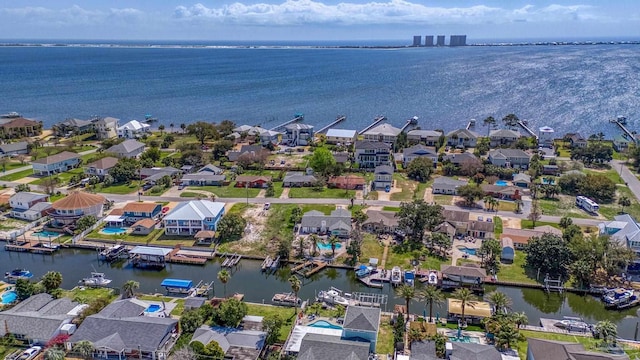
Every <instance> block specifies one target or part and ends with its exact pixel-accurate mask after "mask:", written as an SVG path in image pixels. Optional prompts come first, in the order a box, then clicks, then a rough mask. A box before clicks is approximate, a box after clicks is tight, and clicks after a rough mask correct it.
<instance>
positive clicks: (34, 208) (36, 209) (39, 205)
mask: <svg viewBox="0 0 640 360" xmlns="http://www.w3.org/2000/svg"><path fill="white" fill-rule="evenodd" d="M50 207H51V203H50V202H48V201H42V202H39V203H37V204H33V206H32V207H30V208H29V210H27V211H34V212H42V211H44V210H47V209H48V208H50Z"/></svg>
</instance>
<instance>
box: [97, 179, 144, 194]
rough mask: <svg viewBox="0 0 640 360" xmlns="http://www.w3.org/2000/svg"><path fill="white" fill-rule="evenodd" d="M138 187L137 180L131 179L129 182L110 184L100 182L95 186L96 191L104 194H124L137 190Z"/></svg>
mask: <svg viewBox="0 0 640 360" xmlns="http://www.w3.org/2000/svg"><path fill="white" fill-rule="evenodd" d="M138 189H139V186H138V181H137V180H133V181H131V182H130V183H124V184H117V185H116V184H114V185H110V186H106V187H105V186H103V185H102V184H98V185H97V186H96V192H99V193H105V194H118V195H126V194H131V193H135V192H137V191H138Z"/></svg>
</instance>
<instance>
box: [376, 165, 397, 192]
mask: <svg viewBox="0 0 640 360" xmlns="http://www.w3.org/2000/svg"><path fill="white" fill-rule="evenodd" d="M392 187H393V167H391V166H389V165H379V166H376V169H375V170H374V172H373V188H374V189H375V190H386V189H387V188H388V189H391V188H392Z"/></svg>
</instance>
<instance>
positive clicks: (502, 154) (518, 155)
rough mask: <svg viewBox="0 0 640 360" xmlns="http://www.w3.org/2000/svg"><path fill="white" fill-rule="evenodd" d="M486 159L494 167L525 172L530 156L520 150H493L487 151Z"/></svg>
mask: <svg viewBox="0 0 640 360" xmlns="http://www.w3.org/2000/svg"><path fill="white" fill-rule="evenodd" d="M488 159H489V162H490V163H491V164H493V165H495V166H499V167H511V168H514V169H521V170H527V169H528V168H529V161H530V160H531V155H529V154H527V153H526V152H525V151H523V150H520V149H495V150H491V151H489V157H488Z"/></svg>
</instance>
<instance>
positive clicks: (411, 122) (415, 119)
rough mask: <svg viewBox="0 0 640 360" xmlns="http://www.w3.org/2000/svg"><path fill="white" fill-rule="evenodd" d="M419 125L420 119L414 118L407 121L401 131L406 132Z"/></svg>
mask: <svg viewBox="0 0 640 360" xmlns="http://www.w3.org/2000/svg"><path fill="white" fill-rule="evenodd" d="M417 124H418V117H417V116H414V117H412V118H411V119H409V120H407V122H406V123H405V124H404V125H403V126H402V127H401V128H400V131H401V132H404V131H405V130H406V129H407V128H408V127H409V126H411V125H417Z"/></svg>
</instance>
